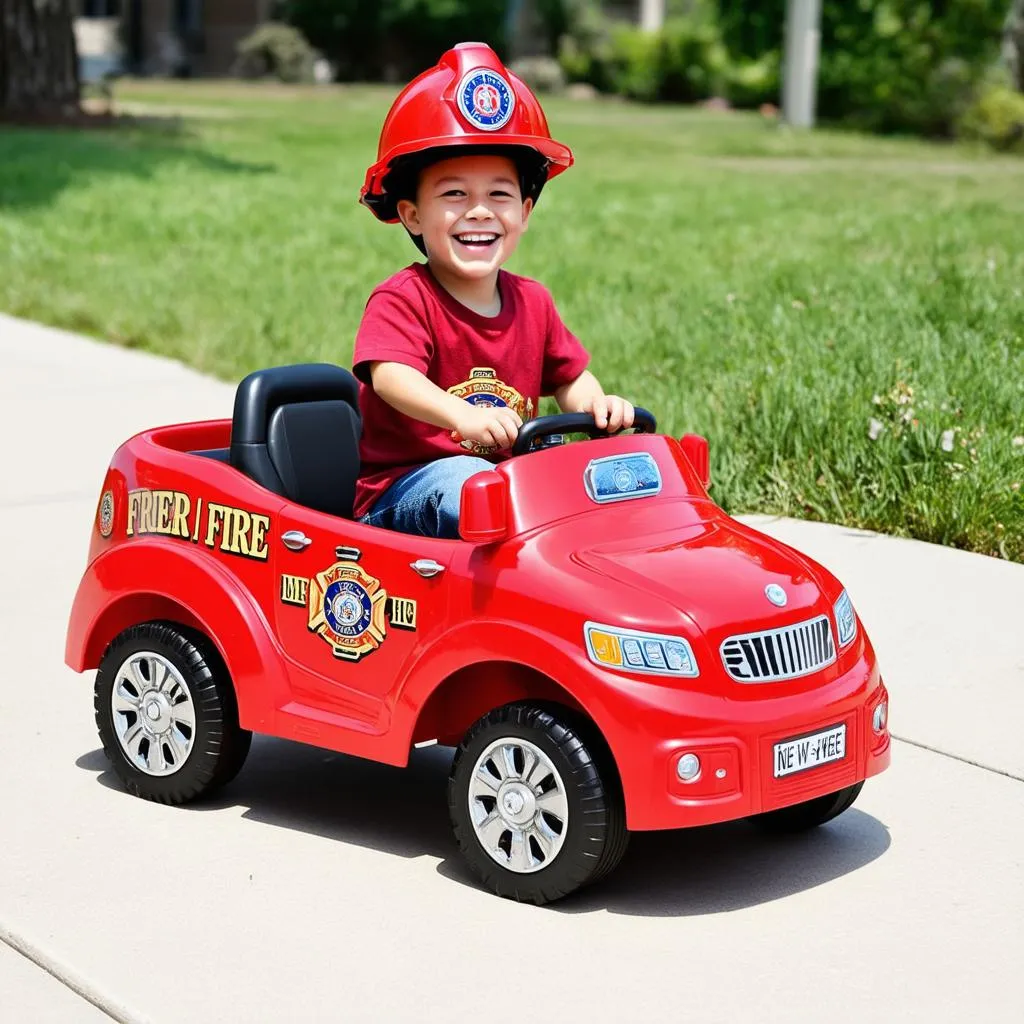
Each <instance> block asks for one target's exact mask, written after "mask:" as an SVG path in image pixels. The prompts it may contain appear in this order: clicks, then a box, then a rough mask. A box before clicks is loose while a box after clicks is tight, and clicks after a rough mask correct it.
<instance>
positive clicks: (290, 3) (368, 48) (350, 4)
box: [278, 0, 507, 80]
mask: <svg viewBox="0 0 1024 1024" xmlns="http://www.w3.org/2000/svg"><path fill="white" fill-rule="evenodd" d="M506 14H507V2H506V0H283V2H282V3H280V4H279V5H278V16H279V17H280V18H282V19H283V20H286V21H288V22H289V23H290V24H292V25H295V26H296V27H297V28H299V29H300V30H301V31H302V32H303V34H304V35H305V36H306V38H307V39H308V40H309V41H310V42H311V43H312V44H313V46H315V47H316V48H317V49H318V50H320V51H321V52H322V53H324V54H325V55H326V56H327V57H328V58H329V59H330V60H331V61H333V62H334V64H335V66H336V67H337V69H338V77H340V78H342V79H379V78H388V79H398V80H404V79H407V78H410V77H411V76H413V75H415V74H417V73H419V72H420V71H423V70H425V69H426V68H428V67H429V66H430V65H432V64H435V63H436V62H437V59H438V57H440V56H441V54H442V53H443V52H444V51H445V50H447V49H449V48H450V47H451V46H453V45H454V44H455V43H458V42H462V41H463V40H467V39H473V40H480V41H481V42H486V43H490V44H491V45H492V46H494V47H495V49H497V50H498V51H499V52H502V51H503V50H504V45H505V18H506Z"/></svg>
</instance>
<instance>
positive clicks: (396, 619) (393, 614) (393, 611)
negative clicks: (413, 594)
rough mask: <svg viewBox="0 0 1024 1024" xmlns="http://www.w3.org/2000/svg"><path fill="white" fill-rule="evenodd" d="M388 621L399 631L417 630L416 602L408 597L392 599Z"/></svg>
mask: <svg viewBox="0 0 1024 1024" xmlns="http://www.w3.org/2000/svg"><path fill="white" fill-rule="evenodd" d="M388 621H389V622H390V623H391V625H392V626H395V627H396V628H397V629H415V628H416V602H415V601H413V600H412V599H411V598H408V597H392V598H391V599H390V600H389V601H388Z"/></svg>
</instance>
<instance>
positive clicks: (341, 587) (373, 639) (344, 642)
mask: <svg viewBox="0 0 1024 1024" xmlns="http://www.w3.org/2000/svg"><path fill="white" fill-rule="evenodd" d="M387 600H388V595H387V591H385V590H384V588H383V587H382V586H381V585H380V581H379V580H378V579H376V578H375V577H373V576H370V575H369V573H366V572H364V571H363V570H362V569H361V568H360V567H359V566H358V565H356V564H355V562H335V563H334V565H332V566H331V567H330V568H329V569H324V571H323V572H320V573H317V575H316V577H315V578H314V579H312V580H310V581H309V629H310V631H311V632H313V633H316V634H318V635H319V636H321V637H323V639H324V640H326V641H327V643H329V644H330V645H331V649H332V650H333V651H334V656H335V657H336V658H347V659H349V660H351V661H358V660H359V659H360V658H362V657H364V656H365V655H367V654H370V653H371V652H373V651H375V650H377V648H378V647H380V645H381V644H382V643H383V642H384V638H385V636H386V635H387V622H386V615H385V612H386V608H387Z"/></svg>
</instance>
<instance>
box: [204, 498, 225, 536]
mask: <svg viewBox="0 0 1024 1024" xmlns="http://www.w3.org/2000/svg"><path fill="white" fill-rule="evenodd" d="M206 509H207V511H206V540H205V541H204V543H205V544H206V546H207V547H208V548H212V547H213V546H214V544H216V543H217V535H218V534H219V533H220V532H221V528H222V527H223V525H224V515H225V513H226V512H227V509H226V508H225V507H224V506H223V505H218V504H217V502H215V501H208V502H207V503H206Z"/></svg>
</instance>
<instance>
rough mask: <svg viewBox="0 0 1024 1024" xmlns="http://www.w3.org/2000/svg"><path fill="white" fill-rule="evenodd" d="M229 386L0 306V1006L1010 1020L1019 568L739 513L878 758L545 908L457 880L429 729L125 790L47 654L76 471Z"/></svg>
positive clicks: (86, 496)
mask: <svg viewBox="0 0 1024 1024" xmlns="http://www.w3.org/2000/svg"><path fill="white" fill-rule="evenodd" d="M232 396H233V388H232V387H229V386H227V385H224V384H220V383H217V382H214V381H210V380H209V379H207V378H203V377H200V376H198V375H196V374H194V373H192V372H191V371H189V370H187V369H185V368H184V367H181V366H179V365H177V364H174V363H169V362H167V361H165V360H160V359H156V358H153V357H150V356H146V355H144V354H141V353H138V352H131V351H126V350H123V349H117V348H113V347H109V346H105V345H101V344H97V343H94V342H91V341H87V340H85V339H82V338H78V337H76V336H73V335H68V334H65V333H63V332H59V331H52V330H48V329H45V328H40V327H38V326H36V325H32V324H26V323H24V322H21V321H17V320H13V319H11V318H8V317H4V316H0V429H2V436H4V437H6V438H7V439H8V445H7V453H6V461H7V471H6V472H5V473H4V475H3V478H2V479H0V528H2V531H3V533H2V535H3V536H4V537H5V538H6V540H7V545H6V549H5V558H4V563H3V580H4V582H5V584H6V585H5V586H4V587H3V588H0V655H2V658H3V661H2V664H3V665H4V668H5V671H4V673H3V679H2V680H0V780H2V782H3V795H2V798H0V836H2V838H3V841H2V842H0V1020H3V1021H5V1022H6V1021H7V1020H10V1021H12V1022H13V1021H17V1022H19V1024H20V1022H22V1021H25V1022H29V1021H31V1022H36V1021H61V1022H63V1021H78V1020H81V1021H86V1022H88V1021H93V1020H96V1019H103V1018H104V1014H103V1012H102V1011H101V1010H100V1009H98V1008H97V1007H98V1006H102V1007H105V1008H106V1010H107V1013H108V1014H109V1015H111V1016H113V1017H114V1018H115V1019H122V1020H133V1021H135V1020H139V1021H143V1020H147V1021H154V1022H164V1021H166V1022H168V1024H170V1022H178V1021H181V1020H187V1021H197V1022H206V1021H226V1022H228V1021H229V1022H237V1021H240V1020H249V1021H254V1022H263V1021H267V1022H276V1021H280V1020H284V1019H291V1018H298V1019H302V1020H306V1021H315V1022H318V1021H325V1022H326V1021H341V1020H344V1021H381V1020H388V1021H392V1020H393V1021H404V1020H409V1019H413V1018H415V1019H416V1020H418V1021H434V1020H438V1021H441V1020H444V1021H445V1022H448V1024H450V1021H451V1020H453V1019H458V1018H461V1017H464V1016H473V1017H476V1016H482V1017H486V1018H487V1019H488V1020H489V1021H490V1022H493V1024H498V1022H503V1021H513V1020H514V1021H517V1022H519V1024H521V1022H522V1021H523V1020H524V1018H529V1017H537V1018H540V1017H552V1016H554V1017H559V1018H562V1019H566V1020H570V1021H576V1020H587V1021H590V1022H599V1021H622V1020H627V1019H628V1020H634V1019H643V1018H650V1019H656V1020H677V1019H687V1020H695V1021H733V1020H738V1019H750V1018H753V1017H754V1016H755V1015H756V1016H757V1019H758V1020H761V1021H780V1022H782V1021H785V1022H790V1021H793V1020H794V1019H797V1018H804V1017H807V1016H809V1015H810V1014H812V1013H813V1014H816V1015H820V1016H823V1017H825V1018H826V1019H828V1020H829V1021H830V1022H845V1021H861V1020H864V1019H881V1020H894V1019H895V1020H901V1021H904V1020H909V1021H916V1020H922V1021H924V1020H928V1021H935V1020H938V1021H947V1020H949V1021H952V1020H963V1019H972V1020H984V1021H986V1022H988V1021H1018V1020H1021V1019H1024V992H1022V990H1021V988H1020V986H1019V985H1018V983H1017V977H1016V975H1017V972H1018V971H1019V965H1020V962H1021V959H1022V957H1024V926H1022V924H1021V922H1022V920H1024V854H1022V852H1021V851H1022V850H1024V744H1022V742H1021V740H1020V731H1021V729H1022V728H1024V648H1022V646H1021V644H1020V641H1019V637H1020V636H1021V628H1020V621H1021V610H1022V609H1024V567H1022V566H1020V565H1009V564H1006V563H1002V562H998V561H995V560H992V559H987V558H982V557H979V556H975V555H968V554H964V553H962V552H957V551H951V550H947V549H943V548H936V547H933V546H931V545H925V544H919V543H916V542H910V541H899V540H893V539H890V538H885V537H878V536H875V535H872V534H866V533H862V532H859V531H851V530H845V529H841V528H837V527H829V526H823V525H820V524H812V523H799V522H794V521H791V520H770V519H765V518H763V517H754V518H753V519H751V520H750V521H752V522H754V523H755V525H757V527H758V528H759V529H763V530H765V531H766V532H768V533H771V534H772V535H774V536H777V537H779V538H780V539H782V540H785V541H787V542H788V543H791V544H793V545H794V546H796V547H799V548H801V549H802V550H804V551H806V552H807V553H808V554H810V555H812V556H813V557H815V558H817V559H818V560H819V561H821V562H823V563H824V564H826V565H827V566H829V568H831V569H832V570H833V571H834V572H836V573H837V575H839V576H840V578H842V579H843V580H844V581H845V582H846V584H847V586H848V588H849V590H850V593H851V595H852V596H853V599H854V602H855V604H856V606H857V608H858V611H859V612H860V614H861V617H862V619H863V621H864V623H865V625H866V627H867V629H868V631H869V633H870V634H871V636H872V639H873V640H874V642H875V645H876V647H877V649H878V653H879V656H880V658H881V661H882V666H883V670H884V674H885V678H886V682H887V684H888V686H889V689H890V692H891V697H892V726H893V729H894V732H895V733H896V734H897V735H898V736H899V737H901V740H900V741H898V742H896V744H895V746H894V752H893V767H892V769H891V770H890V771H889V772H887V773H885V774H884V775H882V776H880V777H879V778H878V779H875V780H872V781H871V782H870V783H869V784H868V785H867V786H866V787H865V789H864V792H863V793H862V794H861V797H860V799H859V800H858V802H857V804H856V806H855V807H854V808H853V809H852V810H851V811H849V812H847V813H846V814H844V815H843V816H842V817H841V818H839V819H837V821H836V822H834V823H833V824H831V825H829V826H826V827H825V828H823V829H820V830H818V831H817V833H816V834H814V835H809V836H804V837H800V838H796V839H786V840H782V839H771V838H767V837H765V836H762V835H761V834H759V833H757V832H756V831H754V830H753V829H752V828H751V827H749V826H748V825H746V824H744V823H735V824H730V825H725V826H717V827H714V828H707V829H699V830H693V831H690V832H677V833H657V834H640V835H637V836H634V838H633V842H632V845H631V848H630V851H629V853H628V854H627V857H626V859H625V861H624V862H623V864H622V865H621V866H620V868H619V869H618V871H617V872H616V873H615V874H614V875H613V876H612V877H611V878H610V879H609V880H608V881H607V882H606V883H604V884H602V885H601V886H599V887H595V888H594V889H593V890H588V891H587V892H585V893H583V894H581V895H580V896H579V897H577V898H575V899H572V900H570V901H567V902H566V903H565V904H562V905H555V906H554V907H551V908H545V909H541V910H538V909H536V908H532V907H522V906H518V905H515V904H510V903H508V902H505V901H501V900H498V899H496V898H494V897H492V896H489V895H487V894H485V893H483V892H481V891H480V890H478V889H477V888H476V887H475V885H474V884H473V882H472V881H471V879H470V878H469V876H468V874H467V872H466V871H465V870H464V869H463V867H462V864H461V861H460V858H459V856H458V854H457V851H456V849H455V846H454V842H453V840H452V839H451V837H450V833H449V828H448V824H447V817H446V809H445V781H446V773H447V767H448V762H449V759H450V752H448V751H445V750H441V749H437V748H434V749H431V750H425V751H419V752H417V753H416V755H415V757H414V759H413V763H412V765H411V767H410V768H409V769H408V770H398V769H394V768H388V767H384V766H381V765H376V764H371V763H368V762H361V761H358V760H355V759H352V758H347V757H343V756H340V755H334V754H331V753H329V752H326V751H321V750H317V749H314V748H311V747H305V746H300V745H296V744H289V743H284V742H280V741H276V740H271V739H266V738H258V739H257V741H256V742H255V743H254V745H253V751H252V754H251V755H250V758H249V761H248V762H247V765H246V768H245V769H244V770H243V772H242V774H241V775H240V776H239V778H238V779H237V780H236V782H234V783H233V784H232V785H231V786H229V787H228V788H227V789H226V790H225V791H224V792H223V793H222V794H220V795H218V797H217V798H216V799H215V800H212V801H208V802H205V803H202V804H199V805H196V806H194V807H190V808H168V807H164V806H160V805H156V804H151V803H146V802H144V801H141V800H136V799H134V798H132V797H129V796H128V795H126V794H125V793H124V792H123V791H122V790H121V789H120V787H119V785H118V783H117V782H116V780H115V779H114V777H113V775H112V773H111V772H110V771H109V770H108V768H107V766H106V762H105V760H104V758H103V756H102V753H101V752H100V751H99V749H98V747H99V742H98V739H97V737H96V734H95V727H94V723H93V714H92V693H91V679H90V678H82V677H78V676H75V675H74V674H73V673H71V672H70V671H69V670H68V669H66V668H65V666H64V665H63V660H62V659H63V643H64V630H65V626H66V622H67V611H68V607H69V604H70V601H71V597H72V595H73V592H74V587H75V585H76V584H77V581H78V578H79V575H80V572H81V570H82V568H83V564H84V558H85V551H86V543H87V538H88V533H89V529H90V525H91V521H92V517H93V514H94V512H95V508H96V501H97V498H98V491H99V487H100V483H101V480H102V476H103V472H104V470H105V468H106V465H107V462H108V460H109V458H110V455H111V453H112V452H113V449H114V448H115V447H116V445H117V444H118V443H120V442H121V441H122V440H124V439H125V438H126V437H127V436H128V435H130V434H131V433H133V432H135V431H136V430H139V429H141V428H143V427H147V426H152V425H155V424H157V423H161V422H173V421H178V420H185V419H193V418H206V417H211V416H227V415H229V414H230V409H231V401H232ZM5 940H6V942H7V944H4V941H5ZM17 947H21V948H24V949H25V950H26V951H28V952H29V953H30V955H32V956H33V957H34V958H35V959H36V960H37V961H38V962H39V963H41V964H43V965H44V966H45V967H46V971H44V970H42V969H40V968H39V967H37V966H35V965H34V964H32V963H30V962H29V960H27V959H25V957H23V956H22V955H21V953H17V952H15V951H14V949H15V948H17ZM47 971H48V972H49V973H47ZM55 976H56V978H63V979H64V983H62V982H60V981H58V980H56V978H55ZM69 986H70V987H69ZM76 991H77V992H80V993H84V995H85V997H86V998H83V997H82V995H79V994H76ZM87 999H88V1000H91V1002H90V1001H87Z"/></svg>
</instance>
